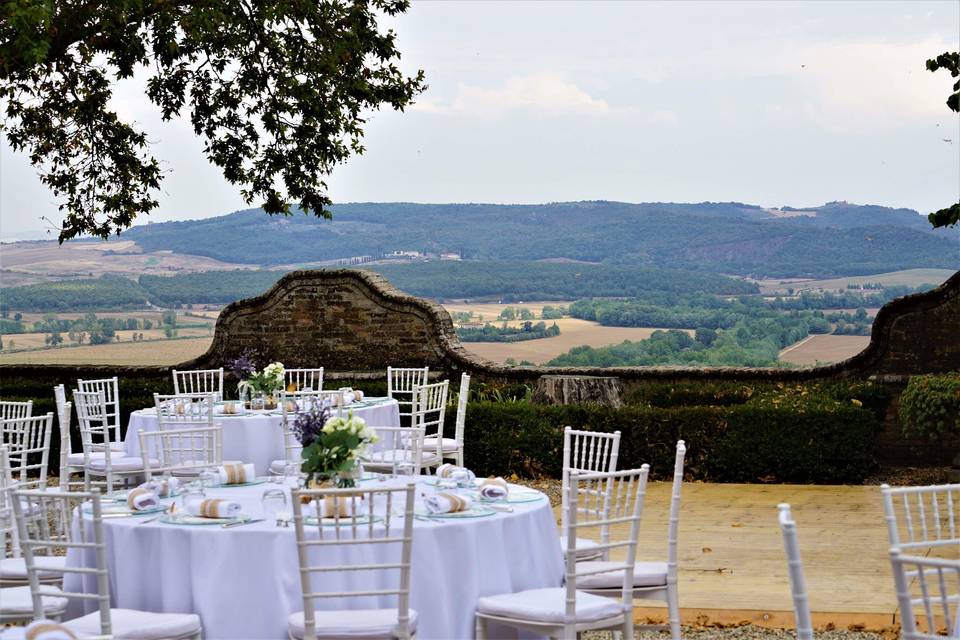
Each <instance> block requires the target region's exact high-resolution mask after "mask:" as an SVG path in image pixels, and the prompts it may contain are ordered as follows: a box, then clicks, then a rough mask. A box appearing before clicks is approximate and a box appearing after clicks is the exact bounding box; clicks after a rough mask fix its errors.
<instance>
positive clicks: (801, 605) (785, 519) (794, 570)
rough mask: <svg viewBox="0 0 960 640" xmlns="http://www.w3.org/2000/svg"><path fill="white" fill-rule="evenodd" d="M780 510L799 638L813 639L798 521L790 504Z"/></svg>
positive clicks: (800, 639)
mask: <svg viewBox="0 0 960 640" xmlns="http://www.w3.org/2000/svg"><path fill="white" fill-rule="evenodd" d="M777 509H779V510H780V514H779V519H780V531H781V533H782V534H783V548H784V551H785V552H786V554H787V571H788V572H789V574H790V593H791V594H792V596H793V615H794V620H795V621H796V623H797V640H813V624H812V622H811V621H810V605H809V602H808V601H807V582H806V580H805V579H804V577H803V562H802V561H801V560H800V545H799V544H798V542H797V523H796V522H794V521H793V515H792V514H791V513H790V505H789V504H785V503H784V504H780V505H777Z"/></svg>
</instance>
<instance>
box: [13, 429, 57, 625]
mask: <svg viewBox="0 0 960 640" xmlns="http://www.w3.org/2000/svg"><path fill="white" fill-rule="evenodd" d="M18 487H19V483H15V482H13V478H12V477H11V475H10V463H9V459H8V457H7V448H6V447H0V548H2V549H3V551H4V553H3V556H2V557H3V559H2V560H0V587H11V586H13V587H22V586H26V585H27V584H28V577H27V564H26V560H24V558H23V556H22V555H21V552H20V533H19V529H18V527H17V522H16V518H15V513H14V510H13V504H12V500H13V499H14V496H13V491H14V489H17V488H18ZM23 513H24V517H26V518H27V519H28V524H27V526H29V527H33V528H35V529H37V532H38V534H42V535H44V536H46V537H62V536H63V535H64V534H63V531H64V527H67V526H69V521H66V522H64V521H63V520H60V519H54V520H52V521H49V520H47V518H46V517H41V516H45V515H46V514H41V513H40V512H39V510H38V509H34V508H32V507H31V506H26V505H24V508H23ZM66 560H67V559H66V556H52V555H38V556H36V558H35V564H36V565H37V567H38V570H39V580H40V581H41V582H43V583H44V584H53V585H57V586H59V584H60V582H61V581H62V580H63V567H64V566H65V564H66ZM0 609H3V598H2V596H0ZM0 617H2V614H0Z"/></svg>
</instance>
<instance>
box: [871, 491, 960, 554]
mask: <svg viewBox="0 0 960 640" xmlns="http://www.w3.org/2000/svg"><path fill="white" fill-rule="evenodd" d="M880 493H881V494H882V495H883V511H884V517H885V518H886V520H887V535H888V536H889V537H890V546H891V547H897V548H899V549H900V550H901V551H904V550H910V549H929V548H931V547H943V546H956V547H957V548H958V551H960V484H941V485H930V486H926V487H891V486H889V485H886V484H885V485H881V487H880Z"/></svg>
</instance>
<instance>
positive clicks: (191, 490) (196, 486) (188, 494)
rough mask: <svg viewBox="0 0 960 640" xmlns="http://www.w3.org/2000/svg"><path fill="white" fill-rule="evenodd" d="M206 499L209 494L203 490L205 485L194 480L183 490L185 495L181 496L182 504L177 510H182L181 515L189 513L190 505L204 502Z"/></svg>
mask: <svg viewBox="0 0 960 640" xmlns="http://www.w3.org/2000/svg"><path fill="white" fill-rule="evenodd" d="M206 497H207V494H206V492H205V491H204V490H203V484H202V483H201V482H200V481H198V480H194V481H193V482H191V483H189V484H187V485H186V486H185V487H184V488H183V493H181V494H180V504H179V505H178V507H177V508H178V509H179V510H180V513H183V514H186V513H189V511H188V509H187V505H188V504H189V503H191V502H194V501H197V500H203V499H204V498H206Z"/></svg>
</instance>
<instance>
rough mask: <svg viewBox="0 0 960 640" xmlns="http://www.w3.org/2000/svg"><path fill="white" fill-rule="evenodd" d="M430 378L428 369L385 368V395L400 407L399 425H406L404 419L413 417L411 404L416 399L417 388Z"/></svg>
mask: <svg viewBox="0 0 960 640" xmlns="http://www.w3.org/2000/svg"><path fill="white" fill-rule="evenodd" d="M429 377H430V367H423V368H422V369H420V368H415V369H411V368H403V367H387V395H388V396H390V397H391V398H393V399H394V400H396V401H397V404H399V405H400V424H401V425H404V424H406V423H405V422H404V418H407V419H408V420H409V418H410V417H411V416H412V415H413V404H414V401H415V398H416V393H415V392H416V389H417V387H422V386H423V385H425V384H427V382H428V378H429Z"/></svg>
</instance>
